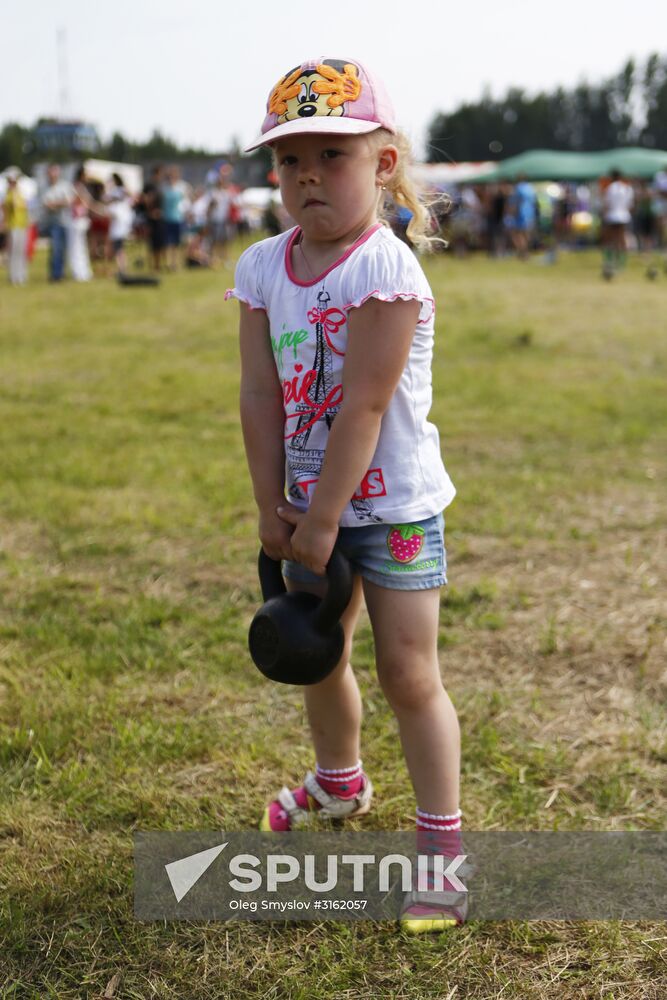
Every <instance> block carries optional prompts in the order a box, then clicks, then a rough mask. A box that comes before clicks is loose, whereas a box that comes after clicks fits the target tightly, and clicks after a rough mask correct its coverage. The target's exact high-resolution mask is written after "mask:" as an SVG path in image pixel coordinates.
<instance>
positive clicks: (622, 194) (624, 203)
mask: <svg viewBox="0 0 667 1000" xmlns="http://www.w3.org/2000/svg"><path fill="white" fill-rule="evenodd" d="M634 200H635V196H634V193H633V191H632V188H631V187H630V185H629V184H626V182H625V181H612V183H611V184H610V185H609V187H608V188H607V189H606V191H605V192H604V195H603V197H602V205H603V209H604V221H605V222H615V223H619V222H620V223H628V222H630V219H631V216H630V209H631V208H632V206H633V204H634Z"/></svg>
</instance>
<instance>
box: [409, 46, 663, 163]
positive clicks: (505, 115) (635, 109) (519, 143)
mask: <svg viewBox="0 0 667 1000" xmlns="http://www.w3.org/2000/svg"><path fill="white" fill-rule="evenodd" d="M617 146H647V147H650V148H654V149H667V55H658V54H657V53H654V54H653V55H651V56H650V57H649V58H648V59H647V60H646V61H645V62H644V63H641V64H638V63H636V62H635V60H634V59H629V60H628V62H627V63H626V64H625V65H624V66H623V68H622V69H621V70H620V72H618V73H616V74H614V75H613V76H611V77H610V78H609V79H607V80H604V81H602V82H601V83H598V84H591V83H588V82H586V81H582V82H581V83H579V84H577V85H576V86H575V87H572V88H571V89H566V88H565V87H557V88H556V90H554V91H553V92H551V93H548V92H540V93H538V94H534V95H532V96H531V95H530V94H528V93H526V91H525V90H523V89H522V88H520V87H512V88H510V89H509V90H508V91H507V93H506V94H505V96H504V97H501V98H497V99H496V98H493V97H492V96H491V94H490V93H489V92H488V90H487V91H485V92H484V93H483V94H482V97H481V98H480V100H479V101H476V102H474V103H465V104H462V105H461V106H460V107H458V108H457V109H456V110H455V111H452V112H449V113H447V112H439V113H438V114H436V115H435V116H434V117H433V119H432V121H431V124H430V125H429V128H428V140H427V159H428V160H429V161H430V162H432V163H438V162H449V161H452V160H453V161H465V160H473V161H479V160H497V159H505V158H506V157H508V156H514V155H516V154H517V153H523V152H525V151H526V150H528V149H562V150H572V151H581V152H584V151H593V150H598V149H613V148H615V147H617Z"/></svg>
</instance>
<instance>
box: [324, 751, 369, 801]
mask: <svg viewBox="0 0 667 1000" xmlns="http://www.w3.org/2000/svg"><path fill="white" fill-rule="evenodd" d="M315 777H316V778H317V781H318V783H319V784H320V785H321V786H322V788H323V789H324V791H325V792H328V793H329V795H336V796H337V797H338V798H339V799H352V798H354V796H355V795H358V793H359V792H360V791H361V788H362V785H363V771H362V770H361V761H360V760H358V761H357V763H356V764H354V765H353V766H352V767H320V765H319V764H316V766H315Z"/></svg>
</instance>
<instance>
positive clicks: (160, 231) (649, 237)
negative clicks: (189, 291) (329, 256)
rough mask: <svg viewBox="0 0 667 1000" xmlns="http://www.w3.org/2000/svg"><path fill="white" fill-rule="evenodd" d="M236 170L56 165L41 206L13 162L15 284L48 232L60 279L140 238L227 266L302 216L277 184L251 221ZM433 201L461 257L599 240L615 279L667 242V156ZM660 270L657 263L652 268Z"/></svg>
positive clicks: (8, 241) (123, 268) (8, 206)
mask: <svg viewBox="0 0 667 1000" xmlns="http://www.w3.org/2000/svg"><path fill="white" fill-rule="evenodd" d="M119 169H121V168H120V167H119ZM232 175H233V168H232V166H231V164H229V163H227V162H222V163H220V164H218V165H217V166H216V167H215V168H212V169H211V170H209V173H208V175H207V177H206V182H205V183H204V184H201V185H192V184H189V183H187V182H186V181H184V180H183V178H182V177H181V171H180V168H179V167H178V166H176V165H173V164H172V165H167V166H161V165H157V166H154V167H153V168H152V169H151V170H150V172H149V173H148V176H147V178H146V180H145V182H144V184H143V188H142V189H141V190H136V191H135V192H134V193H131V192H130V191H129V190H128V188H127V185H126V182H125V181H124V180H123V177H122V176H121V174H120V173H113V174H111V176H110V177H109V178H108V179H107V180H106V182H102V181H100V180H99V179H97V178H94V177H88V176H86V171H85V169H84V167H83V166H82V167H80V168H78V169H77V170H76V172H75V173H74V176H73V178H72V180H67V179H66V178H65V177H64V176H63V173H62V171H61V168H60V167H59V166H58V165H57V164H55V163H53V164H50V165H49V166H48V168H47V172H46V177H47V180H46V186H45V188H44V190H43V191H42V192H41V195H40V197H39V198H38V199H37V204H29V203H28V201H27V199H26V197H25V196H24V195H23V194H22V193H21V185H20V180H21V172H20V171H19V170H17V169H16V168H10V169H9V170H7V171H5V174H4V177H5V179H6V193H5V198H4V202H3V204H2V206H1V207H2V215H1V222H2V225H1V227H0V233H1V234H2V238H3V242H4V252H5V255H6V263H7V270H8V277H9V281H10V283H12V284H15V285H21V284H25V282H26V281H27V279H28V264H29V261H30V260H31V259H32V255H33V253H34V248H35V245H36V241H37V238H38V236H39V235H41V236H42V237H43V238H45V239H47V240H48V244H49V258H48V276H49V280H50V281H52V282H59V281H62V280H63V279H64V278H65V277H66V276H69V277H71V278H72V279H73V280H74V281H78V282H85V281H90V280H91V278H93V277H94V276H95V275H99V276H106V275H108V274H115V275H119V276H122V275H125V274H126V272H127V271H128V268H129V266H130V262H129V261H128V251H127V245H128V242H129V241H130V240H132V241H133V242H132V248H133V252H132V256H133V263H134V266H139V267H143V268H146V269H147V270H148V271H151V272H152V273H154V274H159V273H160V272H163V271H175V270H178V269H180V268H182V267H187V268H207V267H215V266H226V265H227V264H228V263H229V260H228V256H229V244H230V242H231V241H232V240H233V239H234V238H235V237H236V236H237V235H238V234H239V233H244V232H247V231H248V230H249V229H250V228H255V227H261V228H262V229H263V230H264V231H268V232H269V233H270V234H277V233H279V232H281V231H283V230H284V229H286V228H288V227H290V226H291V225H292V224H293V223H292V220H291V219H290V218H289V217H288V216H287V215H286V213H285V212H284V210H283V208H282V205H281V204H280V199H279V196H278V195H277V192H276V191H275V186H274V188H273V194H271V193H270V191H268V190H267V194H268V198H267V200H266V204H265V206H264V208H263V211H262V213H261V215H260V216H259V217H258V216H257V214H256V213H254V214H253V215H252V217H251V216H250V214H249V213H248V210H247V206H246V205H245V203H244V200H243V192H242V190H241V188H240V187H239V186H238V185H237V184H235V183H234V182H233V179H232ZM271 180H272V178H271V175H269V178H268V181H269V183H270V182H271ZM436 194H437V193H436ZM434 204H435V209H434V231H437V230H439V231H440V232H441V234H442V236H443V238H444V239H443V244H442V246H443V248H445V247H447V249H448V250H449V251H450V252H453V253H454V254H456V255H459V256H461V255H465V254H466V253H468V252H469V251H471V250H483V251H486V252H487V253H488V254H489V255H491V256H493V257H503V256H507V255H516V256H517V257H518V258H519V259H520V260H527V259H528V258H529V256H530V255H531V254H532V253H533V252H534V251H536V250H543V251H544V253H545V259H547V260H551V261H555V259H556V255H557V252H558V250H559V249H561V248H576V247H577V246H581V245H592V244H593V243H598V244H599V245H600V246H601V247H602V251H603V272H602V273H603V276H604V277H605V278H612V277H614V275H615V274H616V273H618V271H619V270H620V269H621V268H622V267H623V266H624V263H625V258H626V253H627V251H628V249H636V250H638V251H639V252H640V253H648V254H650V253H652V252H653V251H659V250H664V249H665V248H667V164H666V165H665V169H663V170H661V171H659V172H658V173H657V174H656V176H655V177H654V178H653V179H652V180H643V181H638V180H632V179H626V178H624V177H622V176H621V174H620V173H619V171H614V172H613V173H612V175H611V176H610V177H609V178H605V179H604V180H603V181H601V182H600V183H597V182H596V183H594V184H593V183H587V184H582V183H555V182H552V183H541V184H533V183H531V182H529V181H528V180H527V178H526V177H523V176H519V177H517V178H516V179H515V181H514V182H513V183H500V184H480V185H474V184H463V185H459V186H456V187H451V188H450V190H449V191H448V192H446V193H444V194H443V193H442V192H440V197H436V199H435V202H434ZM409 219H410V213H409V212H408V211H407V210H406V209H402V208H400V207H399V206H395V207H394V211H393V213H390V219H389V221H390V224H391V225H392V226H393V228H394V230H395V231H396V232H397V234H398V235H399V236H402V237H403V238H406V237H405V231H406V228H407V224H408V222H409ZM142 247H143V250H142V249H141V248H142ZM0 249H2V246H1V245H0ZM665 266H666V267H667V265H665ZM657 273H658V271H657V268H656V266H655V264H654V263H650V264H649V266H648V269H647V274H648V276H649V277H656V276H657Z"/></svg>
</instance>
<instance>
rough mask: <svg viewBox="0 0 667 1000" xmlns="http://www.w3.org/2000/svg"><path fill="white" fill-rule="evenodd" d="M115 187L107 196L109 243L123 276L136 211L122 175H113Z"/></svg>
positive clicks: (118, 269)
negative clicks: (126, 248) (127, 245)
mask: <svg viewBox="0 0 667 1000" xmlns="http://www.w3.org/2000/svg"><path fill="white" fill-rule="evenodd" d="M111 180H112V182H113V185H112V187H111V189H110V190H109V194H108V195H107V198H106V200H107V202H108V206H107V212H108V214H109V219H110V220H111V221H110V223H109V242H110V244H111V254H112V256H113V259H114V261H115V264H116V269H117V272H118V274H123V273H124V272H125V270H126V268H127V259H126V256H125V241H126V240H127V239H128V237H129V236H130V234H131V232H132V226H133V224H134V211H133V209H132V199H131V197H130V195H129V194H128V193H127V191H126V190H125V185H124V184H123V178H122V177H121V176H120V174H112V175H111Z"/></svg>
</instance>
